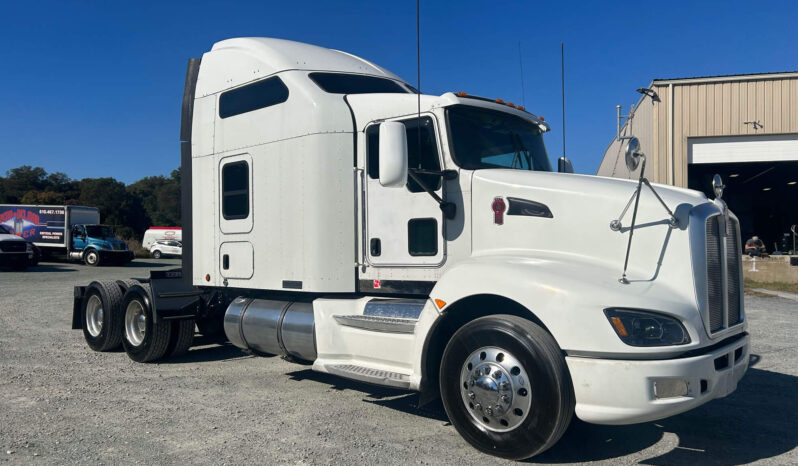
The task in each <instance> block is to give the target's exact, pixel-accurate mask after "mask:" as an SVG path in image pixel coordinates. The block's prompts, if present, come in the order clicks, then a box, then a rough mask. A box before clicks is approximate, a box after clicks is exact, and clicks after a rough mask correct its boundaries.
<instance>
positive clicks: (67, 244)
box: [0, 204, 134, 266]
mask: <svg viewBox="0 0 798 466" xmlns="http://www.w3.org/2000/svg"><path fill="white" fill-rule="evenodd" d="M99 223H100V211H99V209H97V208H96V207H85V206H75V205H63V206H52V205H12V204H0V225H4V226H5V227H6V228H8V229H9V230H10V231H12V232H13V233H14V234H15V235H17V236H20V237H22V238H23V239H25V240H26V241H29V242H31V243H33V244H35V245H36V246H37V247H38V248H39V249H40V251H41V253H42V254H43V255H45V256H50V255H65V256H66V257H67V258H68V259H71V260H80V261H83V262H84V263H85V264H87V265H93V266H96V265H100V264H108V263H115V264H126V263H128V262H130V261H131V260H133V257H134V255H133V251H131V250H129V249H128V247H127V243H125V242H124V241H122V240H121V239H118V238H116V237H115V236H114V232H113V229H112V228H111V227H110V226H107V225H100V224H99Z"/></svg>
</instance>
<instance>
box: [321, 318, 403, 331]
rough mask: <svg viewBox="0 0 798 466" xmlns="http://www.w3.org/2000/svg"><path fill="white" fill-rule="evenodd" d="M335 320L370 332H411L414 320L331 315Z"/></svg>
mask: <svg viewBox="0 0 798 466" xmlns="http://www.w3.org/2000/svg"><path fill="white" fill-rule="evenodd" d="M333 317H334V318H335V321H336V322H338V323H339V324H341V325H345V326H347V327H354V328H359V329H363V330H370V331H372V332H386V333H413V331H414V330H415V328H416V320H414V319H400V318H396V317H379V316H365V315H363V316H361V315H342V316H333Z"/></svg>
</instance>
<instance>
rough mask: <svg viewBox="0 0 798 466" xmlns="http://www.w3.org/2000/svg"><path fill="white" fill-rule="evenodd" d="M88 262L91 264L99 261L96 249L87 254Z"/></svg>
mask: <svg viewBox="0 0 798 466" xmlns="http://www.w3.org/2000/svg"><path fill="white" fill-rule="evenodd" d="M86 263H87V264H89V265H94V264H96V263H97V253H96V252H94V251H89V253H88V254H86Z"/></svg>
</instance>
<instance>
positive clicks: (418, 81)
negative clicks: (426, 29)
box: [416, 0, 421, 168]
mask: <svg viewBox="0 0 798 466" xmlns="http://www.w3.org/2000/svg"><path fill="white" fill-rule="evenodd" d="M419 3H420V0H416V84H417V85H418V95H417V103H418V123H417V129H416V133H418V163H419V168H421V10H420V8H419Z"/></svg>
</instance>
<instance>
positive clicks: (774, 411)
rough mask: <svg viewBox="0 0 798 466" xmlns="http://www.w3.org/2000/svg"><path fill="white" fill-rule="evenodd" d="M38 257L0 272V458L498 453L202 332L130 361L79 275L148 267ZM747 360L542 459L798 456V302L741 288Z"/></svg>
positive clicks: (395, 396) (275, 459)
mask: <svg viewBox="0 0 798 466" xmlns="http://www.w3.org/2000/svg"><path fill="white" fill-rule="evenodd" d="M178 263H179V261H176V260H162V261H154V260H140V259H139V260H136V261H135V262H134V263H132V264H130V265H129V266H127V267H101V268H90V267H86V266H83V265H78V264H66V263H43V264H41V265H39V266H37V267H33V268H31V269H29V270H28V271H26V272H12V271H8V270H2V271H0V449H1V450H0V463H2V462H10V463H19V464H23V463H24V464H29V463H35V464H39V463H41V464H64V463H70V464H71V463H82V464H83V463H85V464H120V463H124V464H126V463H148V464H152V463H154V464H274V463H278V464H284V463H293V464H305V463H307V464H352V463H368V464H399V463H418V464H459V465H465V464H484V463H485V462H491V464H497V463H502V462H503V461H502V460H499V459H496V458H492V457H488V456H486V455H483V454H481V453H478V452H477V451H476V450H474V449H472V448H471V447H470V446H468V445H467V444H466V443H465V441H464V440H462V439H461V438H460V437H459V436H458V435H457V433H456V432H455V430H454V428H453V427H452V426H451V425H450V424H449V423H448V421H447V419H446V415H445V413H444V412H443V409H442V408H441V407H440V405H437V406H432V407H431V408H425V409H423V410H418V409H416V408H415V407H414V406H415V402H416V399H417V397H416V395H414V394H408V393H404V392H400V391H395V390H390V389H382V388H379V387H372V386H369V385H365V384H361V383H357V382H350V381H347V380H344V379H338V378H335V377H332V376H328V375H324V374H318V373H314V372H312V371H310V370H309V367H307V366H301V365H296V364H291V363H288V362H286V361H283V360H281V359H279V358H276V357H272V358H262V357H251V356H247V355H245V354H244V353H242V352H240V351H239V350H238V349H236V348H235V347H232V346H230V345H218V344H214V343H212V342H207V341H206V342H202V341H200V342H198V343H199V344H198V346H195V347H194V348H192V350H191V351H190V352H189V354H188V355H187V356H184V357H182V358H180V359H175V360H170V361H167V362H163V363H160V364H137V363H134V362H132V361H131V360H130V359H128V357H127V356H126V355H125V354H124V352H121V351H120V352H114V353H95V352H93V351H91V350H89V348H88V347H87V346H86V345H85V343H84V341H83V335H82V333H81V332H80V331H78V330H70V328H69V327H70V324H71V312H72V311H71V306H72V305H71V303H72V286H73V285H74V284H88V283H89V282H90V281H92V280H94V279H99V278H101V277H102V278H129V277H145V276H147V275H148V271H149V269H151V268H156V267H167V266H173V265H175V264H178ZM745 304H746V309H747V312H748V319H749V322H750V327H749V330H750V333H751V335H752V341H753V351H752V353H754V354H752V364H753V367H752V368H751V369H749V372H748V374H747V375H746V377H745V378H743V380H742V381H741V382H740V385H739V387H738V389H737V391H736V392H735V393H733V394H732V395H730V396H729V397H727V398H724V399H721V400H715V401H713V402H710V403H708V404H707V405H704V406H703V407H701V408H698V409H696V410H693V411H691V412H688V413H685V414H682V415H679V416H676V417H673V418H670V419H665V420H662V421H657V422H652V423H646V424H640V425H635V426H620V427H610V426H595V425H589V424H585V423H581V422H578V421H576V422H574V423H573V424H572V425H571V428H570V429H569V431H568V432H567V433H566V434H565V437H564V438H563V439H562V440H561V441H560V443H559V444H557V445H556V446H555V447H554V448H553V449H551V450H549V451H548V452H546V453H544V454H543V455H541V456H538V457H536V458H534V461H536V462H540V463H557V464H561V463H606V464H633V463H644V464H658V465H659V464H694V463H712V464H740V463H750V462H761V463H769V464H798V453H797V452H796V445H797V444H798V433H796V432H797V431H796V429H795V420H796V419H798V404H797V401H798V398H797V397H796V394H798V377H797V376H798V356H797V355H796V347H797V346H796V341H797V340H796V337H795V335H796V333H797V332H798V319H797V318H796V313H797V312H798V302H796V301H794V300H790V299H784V298H779V297H773V298H764V297H758V296H746V300H745Z"/></svg>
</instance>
